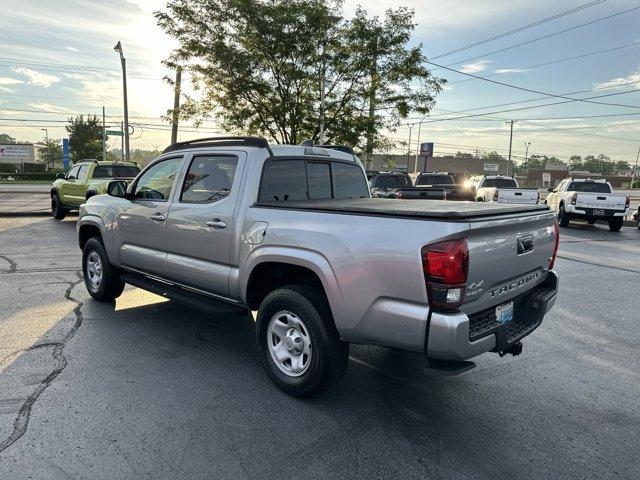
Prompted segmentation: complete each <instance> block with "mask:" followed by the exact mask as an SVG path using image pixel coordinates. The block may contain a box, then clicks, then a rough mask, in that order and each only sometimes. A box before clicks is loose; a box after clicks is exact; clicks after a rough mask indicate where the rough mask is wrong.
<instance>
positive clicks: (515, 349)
mask: <svg viewBox="0 0 640 480" xmlns="http://www.w3.org/2000/svg"><path fill="white" fill-rule="evenodd" d="M521 353H522V342H518V343H514V344H513V345H511V346H510V347H509V348H507V349H506V350H500V351H499V352H498V355H500V357H501V358H502V357H504V356H505V355H507V354H511V355H513V356H514V357H517V356H518V355H520V354H521Z"/></svg>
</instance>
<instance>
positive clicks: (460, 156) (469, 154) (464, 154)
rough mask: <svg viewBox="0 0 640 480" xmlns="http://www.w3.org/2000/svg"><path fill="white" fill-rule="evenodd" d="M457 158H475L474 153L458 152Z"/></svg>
mask: <svg viewBox="0 0 640 480" xmlns="http://www.w3.org/2000/svg"><path fill="white" fill-rule="evenodd" d="M455 158H474V156H473V153H466V152H460V151H458V152H456V155H455Z"/></svg>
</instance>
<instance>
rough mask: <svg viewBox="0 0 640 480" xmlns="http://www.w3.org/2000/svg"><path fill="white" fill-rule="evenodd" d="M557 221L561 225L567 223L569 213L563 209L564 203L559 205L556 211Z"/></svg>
mask: <svg viewBox="0 0 640 480" xmlns="http://www.w3.org/2000/svg"><path fill="white" fill-rule="evenodd" d="M558 223H559V224H560V226H561V227H566V226H568V225H569V215H568V214H567V212H565V211H564V205H560V210H559V211H558Z"/></svg>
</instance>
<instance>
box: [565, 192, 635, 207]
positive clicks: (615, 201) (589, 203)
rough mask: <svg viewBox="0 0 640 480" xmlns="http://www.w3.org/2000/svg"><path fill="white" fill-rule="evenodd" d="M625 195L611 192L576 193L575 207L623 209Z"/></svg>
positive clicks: (625, 199) (625, 200)
mask: <svg viewBox="0 0 640 480" xmlns="http://www.w3.org/2000/svg"><path fill="white" fill-rule="evenodd" d="M626 202H627V197H625V196H623V195H615V194H612V193H578V196H577V198H576V205H575V206H576V208H598V209H602V210H619V211H622V210H625V205H626Z"/></svg>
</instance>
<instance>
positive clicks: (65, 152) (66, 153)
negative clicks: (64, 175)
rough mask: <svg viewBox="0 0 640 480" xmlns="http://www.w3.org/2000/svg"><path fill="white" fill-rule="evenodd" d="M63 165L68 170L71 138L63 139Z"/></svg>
mask: <svg viewBox="0 0 640 480" xmlns="http://www.w3.org/2000/svg"><path fill="white" fill-rule="evenodd" d="M62 167H63V168H64V169H65V170H66V169H68V168H69V139H68V138H63V139H62Z"/></svg>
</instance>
